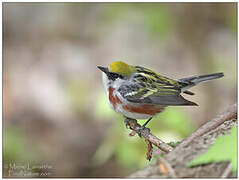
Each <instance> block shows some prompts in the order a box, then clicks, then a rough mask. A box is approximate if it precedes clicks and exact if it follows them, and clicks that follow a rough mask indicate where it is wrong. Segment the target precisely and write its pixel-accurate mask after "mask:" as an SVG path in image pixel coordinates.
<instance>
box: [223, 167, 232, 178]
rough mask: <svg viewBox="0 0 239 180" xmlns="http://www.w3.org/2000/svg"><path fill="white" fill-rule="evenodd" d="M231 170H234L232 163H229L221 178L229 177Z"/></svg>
mask: <svg viewBox="0 0 239 180" xmlns="http://www.w3.org/2000/svg"><path fill="white" fill-rule="evenodd" d="M231 171H232V164H231V163H229V164H228V165H227V167H226V169H225V170H224V171H223V173H222V175H221V178H227V177H228V175H229V174H230V172H231Z"/></svg>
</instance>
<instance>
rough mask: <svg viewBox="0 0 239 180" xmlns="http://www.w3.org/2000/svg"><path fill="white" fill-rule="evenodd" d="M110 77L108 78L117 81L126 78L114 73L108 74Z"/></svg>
mask: <svg viewBox="0 0 239 180" xmlns="http://www.w3.org/2000/svg"><path fill="white" fill-rule="evenodd" d="M107 75H108V78H109V79H110V80H113V81H114V80H116V79H117V78H120V79H124V76H122V75H120V74H117V73H112V72H110V73H108V74H107Z"/></svg>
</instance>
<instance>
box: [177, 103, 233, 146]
mask: <svg viewBox="0 0 239 180" xmlns="http://www.w3.org/2000/svg"><path fill="white" fill-rule="evenodd" d="M236 117H237V105H236V104H234V105H231V106H230V107H229V108H228V109H227V110H226V111H224V112H223V113H221V114H220V115H218V116H217V117H216V118H214V119H212V120H211V121H209V122H207V123H206V124H204V125H203V126H201V127H200V128H199V129H198V130H196V131H195V132H194V133H192V134H191V135H190V136H188V137H187V138H186V139H184V140H183V141H182V142H181V143H180V144H179V145H178V146H177V147H176V148H180V147H184V146H187V145H188V144H189V143H191V142H192V141H193V140H194V139H195V138H197V137H199V136H201V135H203V134H205V133H207V132H209V131H211V130H212V129H215V128H216V127H218V126H219V125H221V124H222V123H224V122H225V121H227V120H230V119H232V118H236Z"/></svg>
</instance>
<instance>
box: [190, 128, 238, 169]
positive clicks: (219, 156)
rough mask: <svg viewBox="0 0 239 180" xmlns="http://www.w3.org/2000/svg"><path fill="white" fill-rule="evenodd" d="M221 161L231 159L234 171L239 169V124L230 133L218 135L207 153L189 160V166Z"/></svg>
mask: <svg viewBox="0 0 239 180" xmlns="http://www.w3.org/2000/svg"><path fill="white" fill-rule="evenodd" d="M221 161H230V162H231V163H232V167H233V171H234V172H236V171H237V126H234V127H233V128H232V130H231V133H230V134H227V135H224V136H220V137H218V138H217V139H216V141H215V143H214V144H213V145H212V146H210V147H209V149H208V151H207V152H206V153H205V154H203V155H201V156H199V157H197V158H196V159H194V160H192V161H191V162H189V164H188V166H195V165H200V164H207V163H212V162H221Z"/></svg>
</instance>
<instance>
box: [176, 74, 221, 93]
mask: <svg viewBox="0 0 239 180" xmlns="http://www.w3.org/2000/svg"><path fill="white" fill-rule="evenodd" d="M223 76H224V74H223V73H214V74H207V75H201V76H192V77H188V78H182V79H179V80H178V81H179V83H181V84H182V86H183V88H182V91H185V90H187V89H188V88H190V87H192V86H195V85H196V84H198V83H200V82H203V81H208V80H212V79H217V78H221V77H223Z"/></svg>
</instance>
